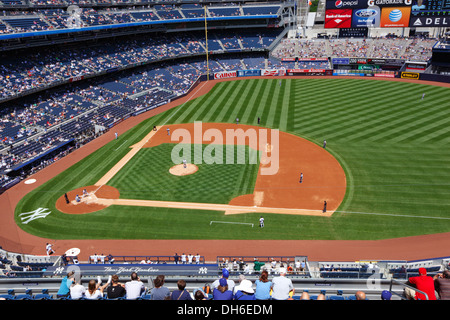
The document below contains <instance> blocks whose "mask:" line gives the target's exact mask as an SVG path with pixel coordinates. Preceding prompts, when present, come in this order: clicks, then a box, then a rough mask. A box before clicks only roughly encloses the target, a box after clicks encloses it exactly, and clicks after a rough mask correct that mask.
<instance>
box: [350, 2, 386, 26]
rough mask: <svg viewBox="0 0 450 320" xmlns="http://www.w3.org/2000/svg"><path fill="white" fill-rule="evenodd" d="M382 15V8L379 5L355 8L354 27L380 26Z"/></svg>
mask: <svg viewBox="0 0 450 320" xmlns="http://www.w3.org/2000/svg"><path fill="white" fill-rule="evenodd" d="M380 17H381V9H380V7H378V6H373V7H369V8H365V9H357V10H353V16H352V27H353V28H359V27H379V26H380Z"/></svg>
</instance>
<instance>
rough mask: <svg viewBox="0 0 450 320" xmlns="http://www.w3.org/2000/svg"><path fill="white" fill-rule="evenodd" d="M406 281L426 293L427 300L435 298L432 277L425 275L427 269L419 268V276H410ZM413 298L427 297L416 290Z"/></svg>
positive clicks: (422, 298) (421, 298) (423, 298)
mask: <svg viewBox="0 0 450 320" xmlns="http://www.w3.org/2000/svg"><path fill="white" fill-rule="evenodd" d="M408 281H409V283H410V284H411V285H413V286H415V287H416V289H417V290H420V291H422V292H424V293H426V295H427V296H428V300H436V295H435V293H434V280H433V277H430V276H428V275H427V269H425V268H419V276H417V277H410V278H409V279H408ZM414 300H427V298H426V296H425V295H424V294H422V293H420V292H418V291H416V293H415V295H414Z"/></svg>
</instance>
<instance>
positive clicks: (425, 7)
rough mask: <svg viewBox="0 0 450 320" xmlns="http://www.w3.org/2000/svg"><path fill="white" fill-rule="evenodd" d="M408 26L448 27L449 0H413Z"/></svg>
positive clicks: (449, 14)
mask: <svg viewBox="0 0 450 320" xmlns="http://www.w3.org/2000/svg"><path fill="white" fill-rule="evenodd" d="M409 26H410V27H449V26H450V1H449V0H413V5H412V7H411V20H410V22H409Z"/></svg>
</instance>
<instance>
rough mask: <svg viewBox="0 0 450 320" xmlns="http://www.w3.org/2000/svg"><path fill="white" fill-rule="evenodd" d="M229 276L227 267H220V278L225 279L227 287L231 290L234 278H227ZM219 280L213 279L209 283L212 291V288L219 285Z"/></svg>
mask: <svg viewBox="0 0 450 320" xmlns="http://www.w3.org/2000/svg"><path fill="white" fill-rule="evenodd" d="M229 276H230V272H229V271H228V269H226V268H223V269H222V278H221V279H225V280H226V281H227V286H228V289H230V290H231V292H233V290H234V286H235V282H234V280H231V279H228V278H229ZM219 281H220V279H217V280H216V281H214V282H213V283H212V284H211V290H213V291H214V289H215V288H217V287H218V286H219Z"/></svg>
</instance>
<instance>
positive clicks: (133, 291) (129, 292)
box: [125, 272, 145, 300]
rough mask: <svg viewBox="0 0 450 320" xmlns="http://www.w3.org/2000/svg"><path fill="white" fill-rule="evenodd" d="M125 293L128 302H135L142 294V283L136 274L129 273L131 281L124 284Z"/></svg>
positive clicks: (143, 287)
mask: <svg viewBox="0 0 450 320" xmlns="http://www.w3.org/2000/svg"><path fill="white" fill-rule="evenodd" d="M125 291H126V297H127V299H128V300H135V299H137V298H139V297H140V296H141V295H142V293H144V291H145V286H144V283H143V282H142V281H141V279H139V276H138V275H137V273H136V272H133V273H131V281H128V282H127V283H125Z"/></svg>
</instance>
